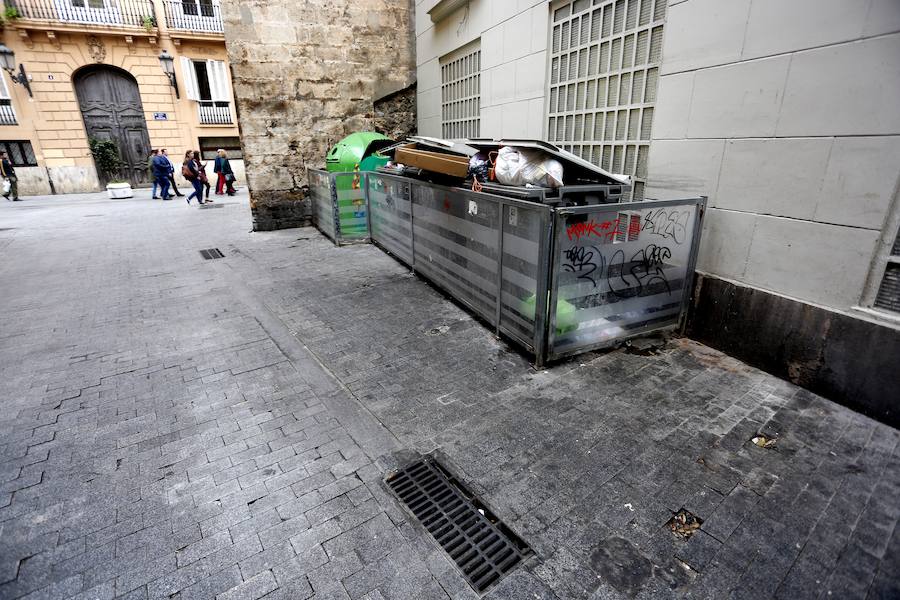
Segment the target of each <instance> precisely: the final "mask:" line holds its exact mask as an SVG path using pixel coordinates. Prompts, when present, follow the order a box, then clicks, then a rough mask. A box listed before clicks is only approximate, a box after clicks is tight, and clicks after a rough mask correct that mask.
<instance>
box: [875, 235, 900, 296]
mask: <svg viewBox="0 0 900 600" xmlns="http://www.w3.org/2000/svg"><path fill="white" fill-rule="evenodd" d="M874 307H875V308H878V309H881V310H889V311H891V312H895V313H900V231H898V232H897V237H896V238H895V239H894V245H893V246H892V247H891V253H890V255H888V257H887V265H886V267H885V270H884V275H883V276H882V278H881V285H880V286H878V293H877V294H876V295H875V302H874Z"/></svg>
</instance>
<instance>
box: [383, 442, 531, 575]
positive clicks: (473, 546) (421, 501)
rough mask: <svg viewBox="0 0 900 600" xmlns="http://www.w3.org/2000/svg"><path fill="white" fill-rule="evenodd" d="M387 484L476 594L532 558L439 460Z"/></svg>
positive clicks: (414, 466)
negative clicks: (526, 559) (457, 568)
mask: <svg viewBox="0 0 900 600" xmlns="http://www.w3.org/2000/svg"><path fill="white" fill-rule="evenodd" d="M387 484H388V486H389V487H390V488H391V491H393V492H394V494H396V496H397V497H398V498H399V499H400V501H401V502H403V504H405V505H406V507H407V508H408V509H409V510H410V512H412V514H413V515H414V516H415V517H416V519H418V520H419V522H420V523H422V525H423V526H424V527H425V529H426V530H427V531H428V533H430V534H431V535H432V537H434V539H435V540H436V541H437V543H438V544H440V545H441V548H443V549H444V551H445V552H447V554H449V555H450V558H452V559H453V562H455V563H456V566H457V567H459V570H460V571H461V572H462V574H463V576H464V577H465V578H466V581H468V582H469V585H471V586H472V587H473V588H474V589H475V591H476V592H479V593H482V592H484V591H486V590H487V589H488V588H490V587H491V586H492V585H494V584H495V583H497V582H498V581H500V579H501V578H503V576H504V575H506V574H507V573H509V572H510V571H512V570H513V569H514V568H515V567H516V566H517V565H518V564H519V563H521V562H522V560H523V559H524V558H525V557H526V556H528V555H530V554H531V549H530V548H529V547H528V546H527V545H526V544H525V542H523V541H522V540H521V539H519V537H518V536H516V535H515V534H514V533H513V532H512V531H511V530H510V529H509V528H508V527H506V526H505V525H504V524H503V523H502V522H500V520H499V519H497V517H495V516H494V515H493V514H491V513H490V511H488V510H486V509H485V508H484V507H483V506H482V505H481V504H480V503H479V502H478V501H477V499H476V498H475V497H474V496H473V495H472V494H471V493H470V492H469V491H467V490H466V489H465V488H464V487H463V486H462V485H461V484H460V483H459V482H458V481H457V480H456V479H454V478H453V477H452V476H451V475H450V474H449V473H448V472H447V471H446V470H445V469H444V468H443V467H441V466H440V465H439V464H438V463H437V462H436V461H435V460H434V459H433V458H430V457H428V458H425V459H423V460H420V461H417V462H415V463H413V464H411V465H409V466H408V467H406V468H405V469H402V470H401V471H399V472H397V473H395V474H393V475H391V476H389V477H388V479H387Z"/></svg>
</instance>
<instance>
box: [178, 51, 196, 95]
mask: <svg viewBox="0 0 900 600" xmlns="http://www.w3.org/2000/svg"><path fill="white" fill-rule="evenodd" d="M181 74H182V77H181V81H182V82H184V95H185V96H187V98H188V100H200V93H199V92H198V91H197V72H196V71H195V70H194V62H193V61H192V60H191V59H189V58H187V57H185V56H182V57H181Z"/></svg>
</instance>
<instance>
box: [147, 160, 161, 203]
mask: <svg viewBox="0 0 900 600" xmlns="http://www.w3.org/2000/svg"><path fill="white" fill-rule="evenodd" d="M157 156H159V150H157V149H156V148H154V149H153V150H151V151H150V156H148V157H147V170H148V172H149V173H150V179H151V180H152V181H153V194H152V198H153V199H154V200H159V196H157V195H156V192H157V190H158V189H159V182H158V181H156V175H154V174H153V159H154V158H156V157H157Z"/></svg>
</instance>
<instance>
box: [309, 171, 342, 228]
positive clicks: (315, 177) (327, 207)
mask: <svg viewBox="0 0 900 600" xmlns="http://www.w3.org/2000/svg"><path fill="white" fill-rule="evenodd" d="M308 178H309V195H310V199H311V201H312V220H313V225H315V226H316V227H317V228H318V229H319V231H321V232H322V233H324V234H325V235H326V236H328V237H329V238H330V239H331V241H333V242H335V243H337V232H336V231H335V227H334V225H335V224H334V208H333V206H332V203H331V177H329V175H328V173H326V172H325V171H319V170H317V169H309V171H308Z"/></svg>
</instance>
